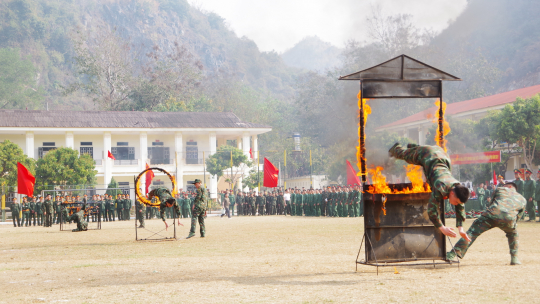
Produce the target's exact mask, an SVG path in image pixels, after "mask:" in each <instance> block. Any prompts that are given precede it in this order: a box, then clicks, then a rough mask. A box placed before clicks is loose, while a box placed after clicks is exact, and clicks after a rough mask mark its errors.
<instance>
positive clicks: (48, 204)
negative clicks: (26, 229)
mask: <svg viewBox="0 0 540 304" xmlns="http://www.w3.org/2000/svg"><path fill="white" fill-rule="evenodd" d="M53 213H54V206H53V202H52V201H51V195H50V194H47V199H46V200H45V201H44V202H43V214H44V219H43V226H44V227H51V226H52V220H53V218H52V215H53Z"/></svg>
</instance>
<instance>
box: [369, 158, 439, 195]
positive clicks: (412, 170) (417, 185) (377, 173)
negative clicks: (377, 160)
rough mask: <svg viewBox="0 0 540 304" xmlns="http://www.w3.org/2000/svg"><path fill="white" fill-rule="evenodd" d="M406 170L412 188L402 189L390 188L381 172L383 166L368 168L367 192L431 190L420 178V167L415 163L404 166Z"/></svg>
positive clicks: (401, 192) (391, 192)
mask: <svg viewBox="0 0 540 304" xmlns="http://www.w3.org/2000/svg"><path fill="white" fill-rule="evenodd" d="M404 167H405V170H406V171H407V177H408V178H409V180H410V181H411V183H412V188H405V189H403V190H397V189H394V190H392V189H390V187H389V186H388V183H387V182H386V176H384V175H383V174H382V171H383V170H384V168H383V167H376V168H375V169H368V174H369V175H371V181H372V185H370V186H369V189H368V191H367V192H369V193H372V194H375V193H377V194H409V193H424V192H431V189H430V187H429V185H428V184H427V183H424V179H423V178H422V167H420V166H416V165H407V166H404Z"/></svg>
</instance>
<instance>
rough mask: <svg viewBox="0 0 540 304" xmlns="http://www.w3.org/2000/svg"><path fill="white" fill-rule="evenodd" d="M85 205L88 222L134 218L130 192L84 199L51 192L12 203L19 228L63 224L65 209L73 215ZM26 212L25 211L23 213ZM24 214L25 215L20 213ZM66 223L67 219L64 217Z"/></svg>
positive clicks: (85, 215) (14, 219)
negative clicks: (132, 216) (61, 222)
mask: <svg viewBox="0 0 540 304" xmlns="http://www.w3.org/2000/svg"><path fill="white" fill-rule="evenodd" d="M83 205H85V206H86V208H85V210H84V218H85V219H86V221H88V222H90V221H92V222H98V221H105V222H106V221H115V220H116V219H118V220H119V221H126V220H129V218H130V211H131V207H132V200H131V199H130V198H129V194H118V195H117V197H116V199H114V198H113V197H112V196H111V195H108V194H104V195H93V196H92V199H89V198H88V196H87V195H84V196H83V197H82V198H81V196H80V195H73V196H71V195H64V196H62V195H57V196H55V197H54V199H52V197H51V195H47V196H46V198H45V199H44V198H43V197H39V198H36V197H35V196H34V197H27V196H25V197H23V198H22V203H21V204H19V203H18V202H17V198H13V201H12V203H11V215H12V218H13V225H14V226H15V227H22V226H23V225H24V226H25V227H28V226H32V225H33V226H44V227H51V226H52V225H53V224H60V221H61V214H62V210H66V212H67V215H68V216H71V215H73V214H74V213H77V212H78V211H80V210H81V208H82V207H83ZM21 211H22V212H21ZM20 213H21V214H22V218H20V217H19V214H20ZM63 222H64V223H65V222H66V217H64V219H63Z"/></svg>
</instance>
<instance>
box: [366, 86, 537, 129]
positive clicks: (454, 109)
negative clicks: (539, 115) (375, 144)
mask: <svg viewBox="0 0 540 304" xmlns="http://www.w3.org/2000/svg"><path fill="white" fill-rule="evenodd" d="M539 93H540V85H535V86H532V87H526V88H523V89H518V90H513V91H508V92H504V93H500V94H496V95H491V96H487V97H482V98H476V99H471V100H465V101H460V102H455V103H451V104H448V105H447V107H446V114H447V115H455V114H459V113H463V112H469V111H474V110H479V109H485V108H491V107H496V106H500V105H504V104H507V103H512V102H514V101H515V100H516V98H517V97H521V98H530V97H532V96H534V95H536V94H539ZM436 110H437V107H435V106H434V107H431V108H429V109H427V110H424V111H422V112H420V113H416V114H414V115H411V116H409V117H405V118H403V119H400V120H398V121H395V122H393V123H390V124H387V125H384V126H382V127H378V128H377V129H385V128H388V127H393V126H398V125H402V124H406V123H411V122H415V121H421V120H426V119H432V118H433V115H434V114H435V111H436Z"/></svg>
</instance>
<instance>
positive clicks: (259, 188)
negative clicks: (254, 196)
mask: <svg viewBox="0 0 540 304" xmlns="http://www.w3.org/2000/svg"><path fill="white" fill-rule="evenodd" d="M259 164H260V159H259V150H257V183H258V186H257V189H258V192H257V193H259V192H261V176H260V172H259V167H260V166H259Z"/></svg>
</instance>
